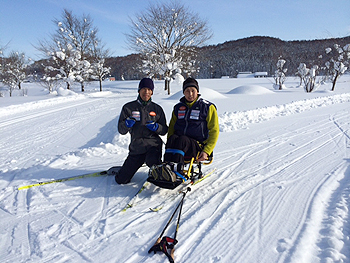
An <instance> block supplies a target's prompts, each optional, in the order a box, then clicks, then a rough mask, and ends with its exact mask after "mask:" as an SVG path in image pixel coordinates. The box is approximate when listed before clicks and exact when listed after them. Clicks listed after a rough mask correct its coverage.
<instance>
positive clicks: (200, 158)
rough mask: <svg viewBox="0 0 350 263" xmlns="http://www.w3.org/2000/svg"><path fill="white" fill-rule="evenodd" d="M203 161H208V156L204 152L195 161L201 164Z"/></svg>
mask: <svg viewBox="0 0 350 263" xmlns="http://www.w3.org/2000/svg"><path fill="white" fill-rule="evenodd" d="M205 160H208V154H207V153H206V152H201V153H200V154H199V156H198V159H197V161H198V162H203V161H205Z"/></svg>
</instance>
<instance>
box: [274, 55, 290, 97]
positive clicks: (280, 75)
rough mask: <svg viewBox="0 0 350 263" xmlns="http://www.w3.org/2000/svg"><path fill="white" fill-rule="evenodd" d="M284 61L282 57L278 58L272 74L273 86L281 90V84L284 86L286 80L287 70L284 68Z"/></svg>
mask: <svg viewBox="0 0 350 263" xmlns="http://www.w3.org/2000/svg"><path fill="white" fill-rule="evenodd" d="M285 63H286V61H285V60H284V59H282V58H281V57H280V58H279V59H278V61H277V64H276V66H277V69H276V71H275V75H274V76H273V78H274V80H275V88H276V89H277V88H278V89H279V90H282V89H283V86H284V82H285V81H286V78H287V77H286V73H287V70H288V69H286V68H284V65H285Z"/></svg>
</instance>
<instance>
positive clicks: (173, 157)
mask: <svg viewBox="0 0 350 263" xmlns="http://www.w3.org/2000/svg"><path fill="white" fill-rule="evenodd" d="M165 149H166V150H165V154H164V161H165V162H174V163H184V157H190V158H191V157H196V156H197V153H198V152H199V151H201V148H200V146H199V144H198V142H197V141H196V140H194V139H192V138H190V137H187V136H185V135H182V136H178V135H176V134H173V135H171V136H170V137H169V139H168V141H167V143H166V146H165ZM170 149H175V150H180V151H182V152H183V154H180V153H173V152H171V150H170Z"/></svg>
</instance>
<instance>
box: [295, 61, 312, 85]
mask: <svg viewBox="0 0 350 263" xmlns="http://www.w3.org/2000/svg"><path fill="white" fill-rule="evenodd" d="M308 73H309V69H308V68H307V67H306V64H305V63H300V65H299V67H298V71H297V72H296V73H295V75H297V76H298V77H299V78H300V84H299V86H302V84H303V83H305V78H306V75H307V74H308Z"/></svg>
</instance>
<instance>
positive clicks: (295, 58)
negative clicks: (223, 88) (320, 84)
mask: <svg viewBox="0 0 350 263" xmlns="http://www.w3.org/2000/svg"><path fill="white" fill-rule="evenodd" d="M349 43H350V36H348V37H344V38H331V39H321V40H302V41H283V40H281V39H278V38H273V37H264V36H253V37H248V38H243V39H239V40H233V41H227V42H225V43H222V44H218V45H210V46H204V47H201V48H198V49H197V58H196V63H197V65H196V66H197V68H198V71H197V73H196V75H195V77H197V78H220V77H221V76H230V77H236V76H237V74H238V72H244V71H250V72H257V71H266V72H268V75H273V74H274V71H275V70H276V63H277V61H278V58H279V57H282V58H283V59H284V60H286V65H285V68H287V69H288V71H287V75H289V76H292V75H295V73H296V72H297V68H298V66H299V64H300V63H305V64H306V65H307V66H308V67H312V66H313V65H319V66H323V65H324V62H325V61H324V59H323V58H320V55H323V56H324V55H325V49H326V48H328V47H331V48H332V47H333V46H334V44H339V45H340V46H344V45H346V44H349ZM106 64H107V66H109V67H111V73H110V74H111V76H114V77H115V78H116V79H117V80H121V79H125V80H128V79H140V78H141V77H143V76H144V74H143V73H142V72H141V71H140V68H139V66H140V65H141V58H140V56H139V55H138V54H131V55H128V56H124V57H111V58H109V59H107V60H106Z"/></svg>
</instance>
